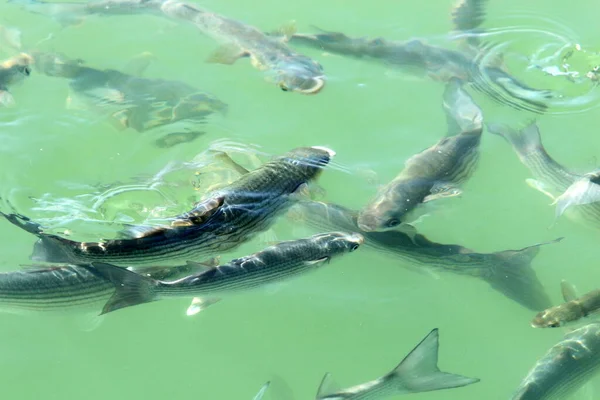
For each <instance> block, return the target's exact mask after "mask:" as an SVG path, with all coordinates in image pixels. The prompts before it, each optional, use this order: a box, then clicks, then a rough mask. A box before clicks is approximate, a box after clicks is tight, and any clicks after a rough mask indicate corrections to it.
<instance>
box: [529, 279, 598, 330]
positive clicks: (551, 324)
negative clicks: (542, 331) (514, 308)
mask: <svg viewBox="0 0 600 400" xmlns="http://www.w3.org/2000/svg"><path fill="white" fill-rule="evenodd" d="M561 288H562V293H563V298H564V300H565V302H564V303H563V304H560V305H558V306H555V307H551V308H548V309H546V310H544V311H542V312H540V313H538V314H537V315H536V316H535V317H534V318H533V320H532V321H531V326H533V327H534V328H557V327H560V326H565V325H567V324H569V323H571V322H575V321H579V320H581V319H583V318H585V317H588V316H589V315H592V314H594V313H597V312H598V311H600V289H596V290H592V291H591V292H588V293H586V294H584V295H583V296H576V295H575V292H574V289H572V288H571V286H570V285H569V284H568V283H567V282H565V281H563V282H562V283H561Z"/></svg>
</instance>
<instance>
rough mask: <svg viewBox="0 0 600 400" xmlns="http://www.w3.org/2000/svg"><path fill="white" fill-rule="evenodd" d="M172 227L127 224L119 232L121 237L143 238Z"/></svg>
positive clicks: (118, 235)
mask: <svg viewBox="0 0 600 400" xmlns="http://www.w3.org/2000/svg"><path fill="white" fill-rule="evenodd" d="M167 229H170V228H169V227H168V226H151V225H127V227H126V228H125V229H123V230H121V231H119V233H118V234H117V237H118V238H119V239H141V238H145V237H151V236H154V235H158V234H162V233H163V232H164V231H165V230H167Z"/></svg>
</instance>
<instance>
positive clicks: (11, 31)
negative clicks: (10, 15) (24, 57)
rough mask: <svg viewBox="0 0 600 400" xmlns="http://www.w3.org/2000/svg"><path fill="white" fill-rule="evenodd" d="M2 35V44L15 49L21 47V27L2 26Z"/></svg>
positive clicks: (0, 28) (0, 33)
mask: <svg viewBox="0 0 600 400" xmlns="http://www.w3.org/2000/svg"><path fill="white" fill-rule="evenodd" d="M0 37H1V40H2V41H1V43H0V44H6V45H7V46H8V47H10V48H12V49H14V50H19V49H21V30H20V29H18V28H10V27H6V26H0Z"/></svg>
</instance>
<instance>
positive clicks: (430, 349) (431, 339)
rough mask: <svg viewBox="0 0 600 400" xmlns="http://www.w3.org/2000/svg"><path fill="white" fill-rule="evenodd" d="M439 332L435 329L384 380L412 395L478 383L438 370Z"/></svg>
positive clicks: (475, 380) (474, 380)
mask: <svg viewBox="0 0 600 400" xmlns="http://www.w3.org/2000/svg"><path fill="white" fill-rule="evenodd" d="M438 350H439V332H438V329H437V328H435V329H434V330H432V331H431V332H430V333H429V334H428V335H427V336H426V337H425V339H423V340H422V341H421V343H419V344H418V345H417V346H416V347H415V348H414V349H413V350H412V351H411V352H410V353H409V354H408V355H407V356H406V357H405V358H404V360H402V362H401V363H400V364H399V365H398V366H397V367H396V368H395V369H394V370H393V371H392V372H391V373H389V374H388V375H387V376H386V377H385V378H384V379H386V380H389V381H393V382H396V383H397V386H399V387H401V388H409V389H410V391H411V392H412V393H418V392H429V391H432V390H441V389H450V388H456V387H461V386H467V385H471V384H473V383H477V382H479V379H477V378H469V377H467V376H462V375H456V374H451V373H448V372H443V371H440V369H439V368H438V365H437V363H438Z"/></svg>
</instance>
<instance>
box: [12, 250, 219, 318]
mask: <svg viewBox="0 0 600 400" xmlns="http://www.w3.org/2000/svg"><path fill="white" fill-rule="evenodd" d="M211 265H214V262H213V261H210V262H207V263H187V264H183V265H180V266H176V267H170V268H168V269H166V268H155V267H138V268H135V269H133V270H134V271H136V273H139V274H142V275H144V276H152V277H153V278H154V279H176V278H179V277H181V276H185V275H189V274H191V273H195V272H197V271H199V270H201V269H205V268H207V267H208V266H211ZM114 292H115V286H114V284H113V283H112V282H111V281H110V280H108V279H105V278H103V277H102V276H101V275H100V274H99V273H97V272H96V271H95V270H94V269H91V268H85V267H83V266H81V265H46V266H42V265H40V266H35V267H28V268H25V269H22V270H17V271H10V272H0V311H3V312H9V313H14V314H29V313H37V312H56V313H68V312H86V311H94V312H98V311H99V310H101V309H102V306H103V305H104V304H105V303H106V302H107V301H108V300H109V299H110V297H111V296H112V295H113V294H114Z"/></svg>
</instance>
